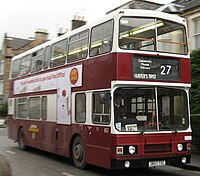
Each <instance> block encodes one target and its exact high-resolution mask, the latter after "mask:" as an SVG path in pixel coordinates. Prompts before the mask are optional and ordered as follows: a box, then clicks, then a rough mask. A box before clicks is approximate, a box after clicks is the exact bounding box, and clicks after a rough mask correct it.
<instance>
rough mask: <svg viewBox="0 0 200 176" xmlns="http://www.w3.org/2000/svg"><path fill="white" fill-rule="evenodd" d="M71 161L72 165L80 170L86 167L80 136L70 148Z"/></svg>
mask: <svg viewBox="0 0 200 176" xmlns="http://www.w3.org/2000/svg"><path fill="white" fill-rule="evenodd" d="M72 159H73V162H74V165H75V166H76V167H78V168H80V169H84V168H85V166H86V162H85V147H84V143H83V140H82V139H81V137H80V136H77V137H76V138H75V140H74V142H73V146H72Z"/></svg>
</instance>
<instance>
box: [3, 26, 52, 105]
mask: <svg viewBox="0 0 200 176" xmlns="http://www.w3.org/2000/svg"><path fill="white" fill-rule="evenodd" d="M47 40H48V33H47V31H46V30H41V29H40V30H37V31H36V32H35V37H34V38H31V39H22V38H17V37H10V36H8V35H7V34H5V35H4V38H3V44H2V50H1V53H0V103H6V102H7V100H8V95H9V72H10V62H11V59H12V57H14V56H16V55H18V54H20V53H23V52H24V51H27V50H29V49H31V48H33V47H35V46H37V45H40V44H42V43H44V42H46V41H47Z"/></svg>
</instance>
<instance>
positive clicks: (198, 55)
mask: <svg viewBox="0 0 200 176" xmlns="http://www.w3.org/2000/svg"><path fill="white" fill-rule="evenodd" d="M191 75H192V87H191V89H190V93H191V98H192V101H191V113H192V114H200V50H194V51H193V52H192V53H191Z"/></svg>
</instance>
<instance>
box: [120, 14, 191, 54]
mask: <svg viewBox="0 0 200 176" xmlns="http://www.w3.org/2000/svg"><path fill="white" fill-rule="evenodd" d="M186 41H187V40H186V35H185V27H184V26H183V25H181V24H178V23H175V22H170V21H167V20H163V19H162V20H161V19H154V18H141V17H122V18H121V19H120V26H119V47H120V48H121V49H126V50H142V51H157V52H165V53H174V54H187V52H188V49H187V42H186Z"/></svg>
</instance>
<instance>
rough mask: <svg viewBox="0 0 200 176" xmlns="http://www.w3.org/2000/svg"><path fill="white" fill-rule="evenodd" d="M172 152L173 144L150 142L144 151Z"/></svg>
mask: <svg viewBox="0 0 200 176" xmlns="http://www.w3.org/2000/svg"><path fill="white" fill-rule="evenodd" d="M167 152H172V145H171V144H149V145H145V146H144V153H146V154H148V153H167Z"/></svg>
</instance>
